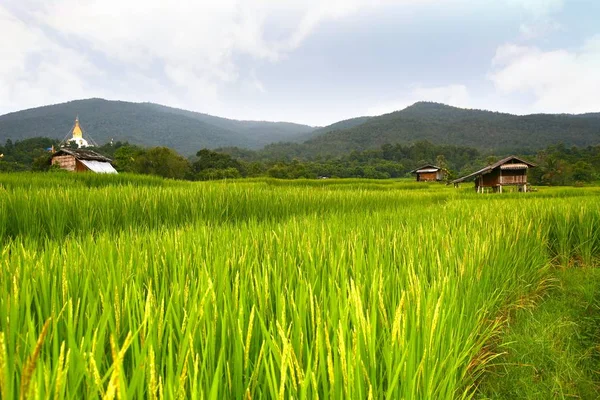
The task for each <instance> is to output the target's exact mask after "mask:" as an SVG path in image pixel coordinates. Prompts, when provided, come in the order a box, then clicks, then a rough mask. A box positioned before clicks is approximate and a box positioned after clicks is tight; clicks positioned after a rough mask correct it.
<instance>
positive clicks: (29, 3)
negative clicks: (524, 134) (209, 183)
mask: <svg viewBox="0 0 600 400" xmlns="http://www.w3.org/2000/svg"><path fill="white" fill-rule="evenodd" d="M385 1H388V0H329V1H320V0H283V1H275V0H271V1H269V0H218V1H216V0H177V1H166V0H127V1H124V0H47V1H42V0H4V3H3V4H5V5H0V26H1V31H0V33H1V34H2V36H3V37H10V38H11V41H5V40H2V41H0V52H1V53H2V58H3V62H2V63H0V73H1V77H0V114H1V113H2V112H3V111H8V110H12V109H17V108H22V107H25V106H34V105H41V104H44V103H47V102H58V101H63V100H67V99H73V98H80V97H90V96H92V95H104V96H105V97H112V98H121V99H124V100H132V99H134V98H138V97H139V94H140V92H144V93H146V100H150V101H158V102H165V100H164V98H163V97H158V96H157V95H158V94H161V95H163V94H164V93H165V92H169V91H172V92H174V93H176V97H177V98H178V99H179V102H182V103H185V104H188V105H191V104H193V105H194V108H196V109H203V110H204V111H213V112H218V109H219V107H220V105H219V103H220V98H219V95H220V92H221V89H222V88H223V87H224V86H226V85H230V84H232V83H240V82H241V83H240V85H245V84H246V83H245V82H246V81H250V82H252V87H254V90H256V91H257V92H259V93H261V92H264V90H265V88H264V86H263V85H262V83H261V81H260V79H259V78H258V77H256V76H255V75H252V76H249V77H247V76H246V77H244V78H243V79H242V80H241V81H240V76H241V75H248V74H247V73H246V72H247V71H245V70H243V69H241V68H242V67H240V65H238V64H237V62H236V57H237V56H238V55H245V56H250V57H251V58H254V59H258V60H264V61H266V62H277V61H278V60H279V59H281V58H282V57H284V56H285V55H286V54H287V53H289V52H291V51H293V50H294V49H296V48H297V47H298V46H300V45H301V44H302V42H303V41H304V40H305V39H306V38H307V37H308V36H309V35H310V34H311V33H312V31H313V30H314V29H315V27H316V26H318V25H319V24H321V23H323V21H326V20H328V19H336V18H342V17H345V16H348V15H351V14H353V13H356V12H358V11H359V10H360V9H362V8H365V7H371V6H377V5H379V4H381V3H383V2H385ZM411 1H416V0H404V2H407V3H408V2H411ZM17 15H18V16H19V18H17ZM273 25H277V26H278V27H279V28H280V31H281V32H283V34H281V35H279V36H277V37H269V35H268V27H269V26H273ZM75 49H76V50H75ZM31 60H37V61H39V65H37V64H34V65H32V63H31ZM92 60H93V61H92ZM101 71H102V72H106V74H107V80H105V81H104V82H97V81H94V80H93V79H92V80H90V79H89V78H90V77H89V75H90V74H92V75H93V74H100V73H101ZM142 82H144V84H143V85H141V86H133V85H134V84H135V83H142ZM123 87H128V89H130V91H129V92H126V93H125V92H124V91H123ZM149 87H152V88H153V89H154V90H155V91H154V92H152V93H149V91H148V88H149ZM167 97H168V96H167Z"/></svg>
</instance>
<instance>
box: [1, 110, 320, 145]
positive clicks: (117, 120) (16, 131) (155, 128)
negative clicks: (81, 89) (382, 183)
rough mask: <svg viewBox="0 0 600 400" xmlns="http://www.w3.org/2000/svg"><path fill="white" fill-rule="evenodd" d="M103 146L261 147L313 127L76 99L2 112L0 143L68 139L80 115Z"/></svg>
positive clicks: (294, 138)
mask: <svg viewBox="0 0 600 400" xmlns="http://www.w3.org/2000/svg"><path fill="white" fill-rule="evenodd" d="M77 115H79V117H80V121H81V125H82V127H83V129H84V130H85V132H86V133H87V134H89V135H90V136H91V137H92V138H93V139H94V140H95V141H96V142H98V143H99V144H103V143H106V142H108V141H110V140H111V139H114V140H115V141H129V142H130V143H134V144H139V145H144V146H168V147H171V148H173V149H175V150H177V151H179V152H180V153H182V154H186V155H189V154H193V153H195V152H196V151H197V150H199V149H201V148H204V147H206V148H216V147H223V146H238V147H244V148H250V149H257V148H260V147H262V146H264V145H266V144H268V143H272V142H278V141H292V142H293V141H299V140H301V139H303V138H304V137H303V136H302V135H304V134H307V133H309V132H312V131H313V130H314V128H313V127H310V126H306V125H299V124H292V123H287V122H266V121H237V120H231V119H226V118H220V117H215V116H212V115H208V114H201V113H196V112H192V111H186V110H180V109H176V108H171V107H166V106H161V105H158V104H152V103H129V102H123V101H108V100H103V99H87V100H76V101H71V102H68V103H63V104H56V105H51V106H45V107H39V108H33V109H29V110H24V111H18V112H14V113H10V114H6V115H2V116H0V141H1V142H4V141H5V140H6V139H12V140H13V141H14V140H21V139H26V138H31V137H36V136H44V137H50V138H56V139H63V138H64V137H65V136H66V135H67V134H68V133H69V131H70V129H71V127H72V125H73V122H74V120H75V116H77Z"/></svg>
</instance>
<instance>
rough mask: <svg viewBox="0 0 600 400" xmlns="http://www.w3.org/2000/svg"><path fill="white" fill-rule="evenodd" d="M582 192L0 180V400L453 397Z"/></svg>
mask: <svg viewBox="0 0 600 400" xmlns="http://www.w3.org/2000/svg"><path fill="white" fill-rule="evenodd" d="M599 194H600V190H599V189H598V188H541V189H540V191H539V192H537V193H527V194H521V193H513V194H503V195H477V194H475V193H473V190H472V188H471V187H468V188H464V189H458V190H457V189H453V188H450V187H445V186H442V185H439V184H416V183H414V182H406V181H369V180H327V181H326V182H324V181H302V180H300V181H278V180H270V179H257V180H240V181H228V182H205V183H199V182H198V183H189V182H176V181H165V180H162V179H156V178H148V177H138V176H127V175H119V176H116V177H107V176H97V175H87V174H81V175H67V174H6V175H0V251H1V259H0V262H1V265H0V397H1V398H2V399H17V398H72V399H81V398H91V399H94V398H102V399H113V398H120V399H127V398H148V399H229V398H232V399H260V398H269V399H271V398H272V399H284V398H285V399H288V398H298V399H314V398H336V399H337V398H353V399H383V398H389V399H392V398H393V399H419V398H423V399H425V398H428V399H429V398H431V399H433V398H435V399H455V398H460V399H468V398H472V397H474V396H475V394H476V391H477V383H478V381H479V379H480V377H481V376H482V374H484V373H485V370H486V366H487V365H489V363H490V362H492V361H493V359H494V357H495V353H494V349H493V347H491V346H490V343H492V342H493V341H494V340H496V339H497V336H498V334H499V332H500V327H501V326H502V324H503V323H504V322H505V319H506V315H507V313H508V312H509V311H510V310H511V309H514V308H516V307H520V305H522V304H523V302H527V301H529V299H531V298H533V297H535V296H537V295H539V294H540V293H542V292H543V291H544V290H545V288H547V287H548V286H549V285H551V283H552V274H551V271H552V268H554V267H553V266H554V265H558V264H562V265H566V264H568V263H572V262H573V260H576V261H577V262H580V263H586V264H589V265H591V264H593V263H594V262H595V260H597V258H598V256H599V255H600V229H599V226H600V196H599Z"/></svg>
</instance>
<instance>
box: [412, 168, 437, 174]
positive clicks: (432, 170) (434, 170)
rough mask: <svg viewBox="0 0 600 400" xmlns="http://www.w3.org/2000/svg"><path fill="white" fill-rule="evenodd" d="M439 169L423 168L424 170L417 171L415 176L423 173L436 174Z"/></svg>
mask: <svg viewBox="0 0 600 400" xmlns="http://www.w3.org/2000/svg"><path fill="white" fill-rule="evenodd" d="M438 171H439V169H435V168H425V169H418V170H417V171H416V172H417V174H421V173H424V172H438Z"/></svg>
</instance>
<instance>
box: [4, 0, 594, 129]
mask: <svg viewBox="0 0 600 400" xmlns="http://www.w3.org/2000/svg"><path fill="white" fill-rule="evenodd" d="M599 21H600V1H598V0H438V1H434V0H395V1H394V0H169V1H167V0H0V114H5V113H9V112H13V111H18V110H22V109H26V108H32V107H38V106H43V105H48V104H56V103H62V102H66V101H70V100H76V99H84V98H91V97H101V98H105V99H110V100H124V101H134V102H153V103H159V104H164V105H168V106H173V107H179V108H184V109H188V110H193V111H198V112H203V113H208V114H213V115H218V116H222V117H227V118H235V119H247V120H268V121H289V122H297V123H304V124H308V125H313V126H323V125H327V124H330V123H333V122H336V121H339V120H343V119H347V118H353V117H357V116H363V115H380V114H384V113H388V112H392V111H395V110H400V109H403V108H405V107H407V106H409V105H411V104H413V103H415V102H417V101H435V102H441V103H445V104H449V105H453V106H457V107H464V108H476V109H486V110H493V111H502V112H510V113H514V114H530V113H584V112H600V22H599Z"/></svg>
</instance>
